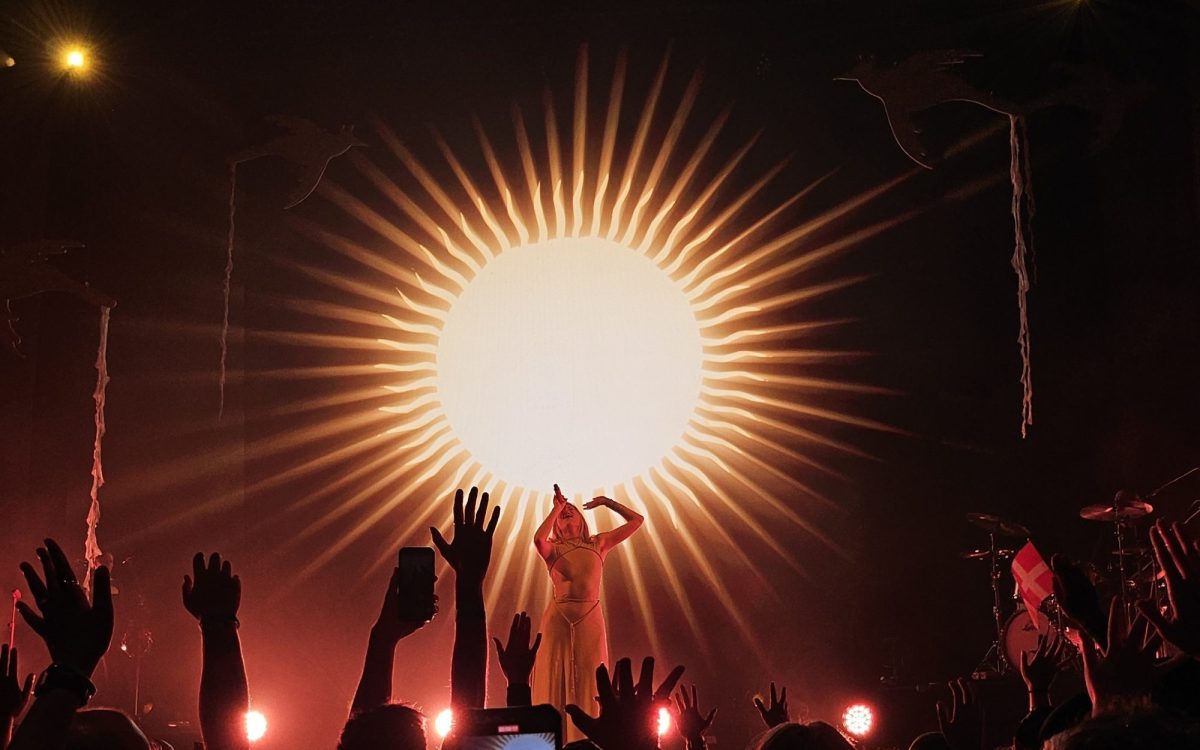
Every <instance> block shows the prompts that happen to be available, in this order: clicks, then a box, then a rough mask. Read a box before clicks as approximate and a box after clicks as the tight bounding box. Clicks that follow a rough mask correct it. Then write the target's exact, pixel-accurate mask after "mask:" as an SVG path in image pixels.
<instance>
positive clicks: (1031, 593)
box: [1012, 542, 1054, 624]
mask: <svg viewBox="0 0 1200 750" xmlns="http://www.w3.org/2000/svg"><path fill="white" fill-rule="evenodd" d="M1012 574H1013V579H1015V580H1016V582H1017V590H1018V591H1020V592H1021V599H1023V600H1024V601H1025V608H1026V610H1027V611H1028V612H1029V616H1030V617H1031V618H1032V619H1033V622H1034V624H1037V622H1038V607H1040V606H1041V604H1042V602H1043V601H1045V600H1046V597H1048V596H1050V595H1051V594H1053V593H1054V574H1053V573H1052V572H1050V566H1049V565H1047V564H1046V561H1045V560H1044V559H1042V556H1041V554H1040V553H1039V552H1038V551H1037V547H1034V546H1033V542H1026V543H1025V546H1024V547H1022V548H1021V551H1020V552H1018V553H1017V555H1016V557H1014V558H1013V561H1012Z"/></svg>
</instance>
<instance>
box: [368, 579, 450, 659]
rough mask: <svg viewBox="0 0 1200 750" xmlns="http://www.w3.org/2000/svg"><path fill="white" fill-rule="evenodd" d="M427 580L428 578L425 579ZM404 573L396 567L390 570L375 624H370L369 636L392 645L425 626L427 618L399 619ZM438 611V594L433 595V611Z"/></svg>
mask: <svg viewBox="0 0 1200 750" xmlns="http://www.w3.org/2000/svg"><path fill="white" fill-rule="evenodd" d="M426 580H428V579H426ZM404 583H405V581H404V573H402V572H401V571H400V568H399V567H397V568H395V569H394V570H392V577H391V579H390V580H389V581H388V587H387V591H386V592H385V593H384V595H383V606H381V607H380V608H379V616H378V617H376V618H375V624H374V625H373V626H371V638H372V639H376V638H378V639H380V640H381V641H382V642H384V643H390V644H392V645H393V646H394V645H395V644H397V643H399V642H400V640H401V639H402V638H407V637H408V636H410V635H412V634H413V633H415V632H417V631H418V630H420V629H421V628H423V627H425V625H426V623H428V622H429V621H428V620H402V619H400V612H401V607H400V599H401V597H402V596H403V595H404V591H405V586H404ZM437 612H438V596H437V594H434V595H433V613H434V614H435V615H436V614H437Z"/></svg>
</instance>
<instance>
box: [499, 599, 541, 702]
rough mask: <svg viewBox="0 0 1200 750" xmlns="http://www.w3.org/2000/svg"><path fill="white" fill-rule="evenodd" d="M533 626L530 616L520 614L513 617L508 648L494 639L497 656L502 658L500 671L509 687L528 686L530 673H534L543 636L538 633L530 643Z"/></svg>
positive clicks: (509, 630)
mask: <svg viewBox="0 0 1200 750" xmlns="http://www.w3.org/2000/svg"><path fill="white" fill-rule="evenodd" d="M532 630H533V625H532V623H531V621H530V619H529V615H528V614H526V613H525V612H520V613H518V614H515V615H513V621H512V626H511V627H510V628H509V629H508V646H507V647H506V646H503V645H501V644H500V639H499V638H496V637H493V638H492V642H493V643H495V644H496V655H497V656H498V657H499V658H500V669H501V670H502V671H503V672H504V679H506V680H508V684H509V685H528V684H529V673H530V672H532V671H533V660H534V659H535V658H537V652H538V647H539V646H541V645H542V634H541V633H538V634H537V637H535V638H534V639H533V644H532V645H530V643H529V633H530V631H532Z"/></svg>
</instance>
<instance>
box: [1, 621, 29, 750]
mask: <svg viewBox="0 0 1200 750" xmlns="http://www.w3.org/2000/svg"><path fill="white" fill-rule="evenodd" d="M32 690H33V675H32V674H29V675H27V676H26V677H25V681H24V682H21V680H20V679H19V672H18V669H17V650H16V649H15V648H14V649H13V650H11V651H9V649H8V644H7V643H6V644H4V645H0V731H2V730H3V727H4V725H6V724H7V725H9V726H11V725H12V723H13V722H14V721H16V719H17V716H18V715H20V713H21V709H23V708H25V703H26V702H27V701H28V700H29V693H30V692H32ZM6 739H7V737H5V736H3V735H0V743H2V742H4V741H5V740H6Z"/></svg>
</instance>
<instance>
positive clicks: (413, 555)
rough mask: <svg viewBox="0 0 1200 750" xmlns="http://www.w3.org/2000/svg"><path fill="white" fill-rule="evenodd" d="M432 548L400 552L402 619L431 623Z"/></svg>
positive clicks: (408, 548) (406, 548) (418, 548)
mask: <svg viewBox="0 0 1200 750" xmlns="http://www.w3.org/2000/svg"><path fill="white" fill-rule="evenodd" d="M433 562H434V559H433V548H432V547H403V548H401V550H400V613H399V614H400V619H401V620H402V621H404V622H429V621H430V620H432V619H433V614H434V596H433V585H434V582H435V581H436V580H437V579H436V578H435V576H434V574H433Z"/></svg>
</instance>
